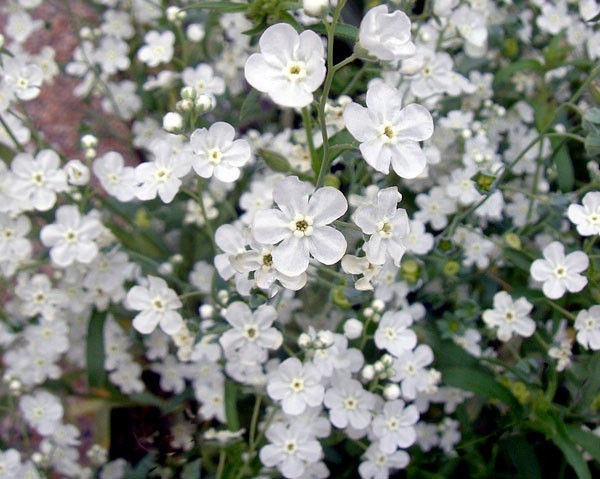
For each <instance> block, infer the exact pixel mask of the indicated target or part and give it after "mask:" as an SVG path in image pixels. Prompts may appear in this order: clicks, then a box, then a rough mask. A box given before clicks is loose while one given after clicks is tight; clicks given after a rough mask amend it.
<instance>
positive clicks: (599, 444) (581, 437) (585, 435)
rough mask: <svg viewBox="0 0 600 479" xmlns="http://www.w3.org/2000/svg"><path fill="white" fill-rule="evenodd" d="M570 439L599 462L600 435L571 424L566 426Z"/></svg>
mask: <svg viewBox="0 0 600 479" xmlns="http://www.w3.org/2000/svg"><path fill="white" fill-rule="evenodd" d="M567 432H568V433H569V436H571V439H573V441H575V442H576V443H577V444H579V445H580V446H581V447H583V448H584V449H585V450H586V451H587V452H588V453H589V454H590V456H592V457H593V458H594V461H596V462H597V463H598V464H600V437H598V436H596V435H595V434H594V433H592V432H591V431H586V430H585V429H582V428H581V427H580V426H575V425H573V424H571V425H568V426H567Z"/></svg>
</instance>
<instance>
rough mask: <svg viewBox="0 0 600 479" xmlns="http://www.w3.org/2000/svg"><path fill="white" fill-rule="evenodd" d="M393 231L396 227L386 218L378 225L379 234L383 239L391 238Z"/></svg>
mask: <svg viewBox="0 0 600 479" xmlns="http://www.w3.org/2000/svg"><path fill="white" fill-rule="evenodd" d="M393 231H394V227H393V226H392V224H391V223H390V220H388V219H387V218H385V217H384V218H383V219H382V220H381V221H379V222H378V223H377V232H378V233H379V236H381V237H382V238H386V239H387V238H391V237H392V232H393Z"/></svg>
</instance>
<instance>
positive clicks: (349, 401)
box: [344, 396, 358, 411]
mask: <svg viewBox="0 0 600 479" xmlns="http://www.w3.org/2000/svg"><path fill="white" fill-rule="evenodd" d="M357 406H358V401H357V400H356V398H355V397H353V396H349V397H347V398H346V399H345V400H344V407H345V408H346V409H350V410H352V411H353V410H354V409H356V408H357Z"/></svg>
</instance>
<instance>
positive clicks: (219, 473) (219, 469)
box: [216, 449, 227, 479]
mask: <svg viewBox="0 0 600 479" xmlns="http://www.w3.org/2000/svg"><path fill="white" fill-rule="evenodd" d="M226 457H227V456H226V455H225V449H221V450H220V451H219V465H218V466H217V473H216V479H221V477H223V471H224V469H225V459H226Z"/></svg>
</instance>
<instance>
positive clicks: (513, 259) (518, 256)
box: [504, 248, 532, 272]
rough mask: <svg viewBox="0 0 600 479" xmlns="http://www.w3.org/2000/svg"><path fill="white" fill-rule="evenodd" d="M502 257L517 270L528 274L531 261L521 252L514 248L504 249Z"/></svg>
mask: <svg viewBox="0 0 600 479" xmlns="http://www.w3.org/2000/svg"><path fill="white" fill-rule="evenodd" d="M504 257H505V258H506V259H507V260H508V261H509V262H510V263H512V264H513V265H514V266H516V267H517V268H519V269H521V270H523V271H526V272H529V269H530V267H531V262H532V261H531V259H530V258H529V256H527V255H526V254H525V253H523V252H522V251H519V250H518V249H514V248H505V249H504Z"/></svg>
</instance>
